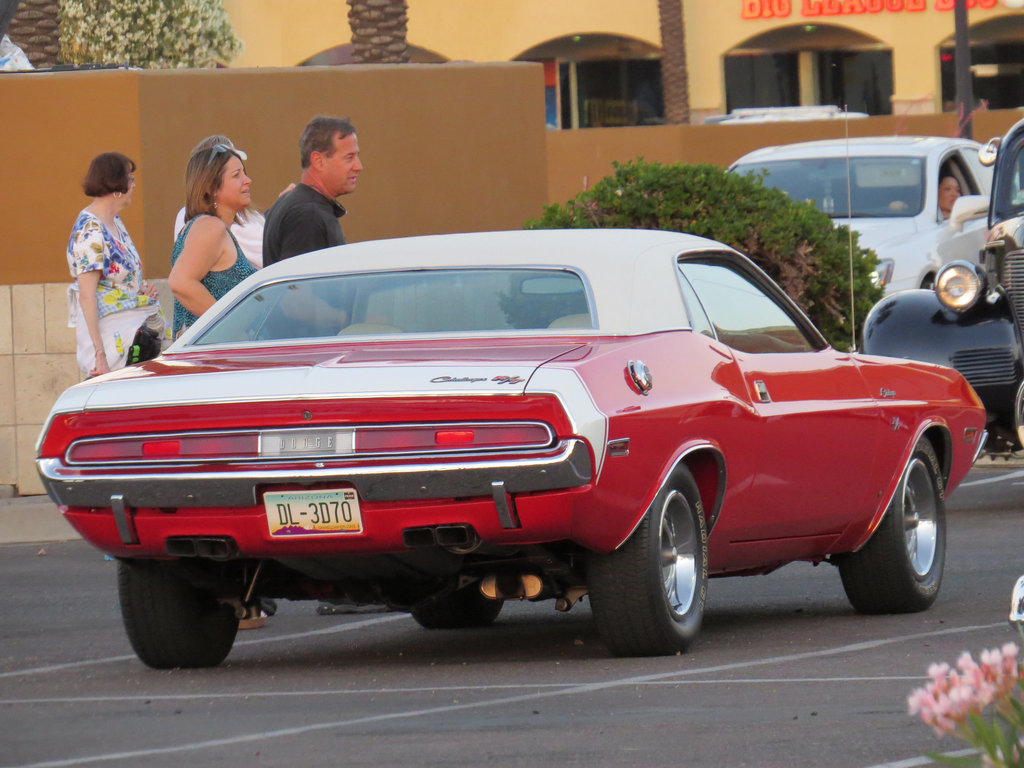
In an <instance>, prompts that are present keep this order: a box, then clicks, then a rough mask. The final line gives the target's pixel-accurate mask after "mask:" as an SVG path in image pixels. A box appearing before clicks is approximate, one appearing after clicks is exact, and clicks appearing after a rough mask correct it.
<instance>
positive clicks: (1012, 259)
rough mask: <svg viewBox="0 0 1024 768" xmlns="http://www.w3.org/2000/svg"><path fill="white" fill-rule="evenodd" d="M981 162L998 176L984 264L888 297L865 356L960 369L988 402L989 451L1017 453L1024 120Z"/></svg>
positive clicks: (1022, 363) (1022, 388) (1022, 362)
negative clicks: (926, 286)
mask: <svg viewBox="0 0 1024 768" xmlns="http://www.w3.org/2000/svg"><path fill="white" fill-rule="evenodd" d="M981 160H982V162H983V163H985V164H986V165H989V164H993V163H994V165H995V174H994V177H993V179H992V197H991V200H990V202H989V209H988V217H989V218H988V226H989V232H988V235H987V237H986V241H985V247H984V250H983V251H982V253H981V258H980V259H979V264H978V265H976V264H971V263H968V262H965V261H955V262H951V263H950V264H947V265H946V266H945V267H944V268H943V269H942V271H940V272H939V273H938V275H937V276H936V279H935V287H934V290H914V291H902V292H899V293H894V294H891V295H889V296H887V297H886V298H884V299H882V300H881V301H880V302H878V304H876V305H875V306H874V308H873V309H872V310H871V313H870V314H869V315H868V318H867V320H866V321H865V325H864V338H863V350H864V351H865V352H868V353H870V354H877V355H889V356H893V357H904V358H910V359H914V360H924V361H927V362H933V363H938V364H940V365H946V366H950V367H952V368H955V369H957V370H958V371H960V373H962V374H963V376H964V378H966V379H967V381H968V382H970V384H971V386H973V387H974V389H975V391H976V392H977V393H978V396H979V397H980V398H981V400H982V402H983V403H984V404H985V409H986V411H987V413H988V422H989V423H988V432H989V443H988V449H989V450H990V451H995V452H1000V451H1016V450H1020V449H1021V448H1022V447H1024V350H1022V342H1021V339H1022V332H1024V120H1022V121H1020V122H1018V123H1017V124H1016V125H1014V126H1013V127H1012V128H1011V129H1010V130H1009V131H1008V132H1007V133H1006V135H1005V136H1004V137H1002V138H1001V139H1000V138H995V139H992V141H990V142H989V143H988V145H987V146H986V147H985V149H984V150H983V151H982V153H981ZM959 202H960V201H958V203H959ZM955 216H956V209H955V208H954V217H955Z"/></svg>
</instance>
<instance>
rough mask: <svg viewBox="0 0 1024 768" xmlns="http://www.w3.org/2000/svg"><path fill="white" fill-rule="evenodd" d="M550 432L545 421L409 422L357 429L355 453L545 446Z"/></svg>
mask: <svg viewBox="0 0 1024 768" xmlns="http://www.w3.org/2000/svg"><path fill="white" fill-rule="evenodd" d="M551 437H552V435H551V432H550V431H549V430H548V428H547V427H546V426H544V425H543V424H474V425H472V427H469V426H461V425H460V426H457V427H456V426H452V427H437V426H429V425H423V426H419V425H406V426H401V427H367V428H363V429H357V430H356V434H355V451H356V453H357V454H358V453H387V452H390V451H402V452H411V451H431V450H438V449H439V448H442V449H450V448H462V447H465V448H525V447H533V446H537V447H540V446H545V445H548V444H549V443H550V442H551Z"/></svg>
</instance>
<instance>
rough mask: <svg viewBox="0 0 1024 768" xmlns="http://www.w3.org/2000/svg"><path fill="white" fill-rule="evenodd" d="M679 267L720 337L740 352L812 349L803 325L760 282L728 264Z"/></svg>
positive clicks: (685, 264)
mask: <svg viewBox="0 0 1024 768" xmlns="http://www.w3.org/2000/svg"><path fill="white" fill-rule="evenodd" d="M679 269H680V270H681V271H682V273H683V274H684V275H685V276H686V279H687V280H688V281H689V282H690V285H692V286H693V289H694V291H696V293H697V295H698V296H699V297H700V303H701V305H703V307H704V309H705V310H706V311H707V314H708V317H709V319H710V320H711V323H712V325H713V326H714V329H715V334H716V335H717V336H718V338H719V340H720V341H722V342H723V343H725V344H728V345H729V346H730V347H732V348H733V349H736V350H739V351H740V352H750V353H755V354H761V353H766V352H812V351H814V346H813V345H812V344H811V342H810V341H809V340H808V339H807V337H806V336H805V335H804V333H803V331H802V330H801V329H800V326H798V325H797V324H796V322H795V321H794V320H793V318H792V317H790V316H789V314H788V313H787V312H786V311H785V310H784V309H783V308H782V307H781V306H779V305H778V304H776V303H775V301H774V300H773V299H772V298H771V297H770V296H768V295H767V294H765V293H764V292H763V291H762V290H761V289H760V288H759V287H758V286H757V285H756V284H754V283H753V282H751V281H750V280H748V279H747V278H746V277H744V276H743V275H740V274H739V273H737V272H735V271H733V270H732V269H730V268H729V267H727V266H725V265H724V264H699V263H695V262H686V263H683V264H680V265H679Z"/></svg>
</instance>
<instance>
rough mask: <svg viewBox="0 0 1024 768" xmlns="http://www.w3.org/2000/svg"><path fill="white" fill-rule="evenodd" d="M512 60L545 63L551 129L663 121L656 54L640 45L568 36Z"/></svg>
mask: <svg viewBox="0 0 1024 768" xmlns="http://www.w3.org/2000/svg"><path fill="white" fill-rule="evenodd" d="M515 60H517V61H537V62H542V63H543V64H544V87H545V100H546V105H547V118H546V119H547V125H548V127H549V128H598V127H611V126H624V125H656V124H660V123H664V122H665V108H664V105H663V103H662V94H661V61H660V59H659V51H658V49H657V48H655V47H654V46H652V45H650V44H649V43H645V42H643V41H642V40H635V39H632V38H627V37H622V36H619V35H607V34H579V35H570V36H567V37H560V38H557V39H554V40H549V41H547V42H545V43H542V44H540V45H537V46H534V47H533V48H530V49H528V50H526V51H523V52H522V53H521V54H519V55H518V56H516V57H515Z"/></svg>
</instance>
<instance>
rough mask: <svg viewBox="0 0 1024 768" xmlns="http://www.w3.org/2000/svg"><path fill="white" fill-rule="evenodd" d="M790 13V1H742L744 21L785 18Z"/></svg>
mask: <svg viewBox="0 0 1024 768" xmlns="http://www.w3.org/2000/svg"><path fill="white" fill-rule="evenodd" d="M791 11H792V2H791V0H743V10H742V11H741V13H740V16H741V17H742V18H744V19H772V18H785V17H786V16H789V14H790V12H791Z"/></svg>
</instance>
